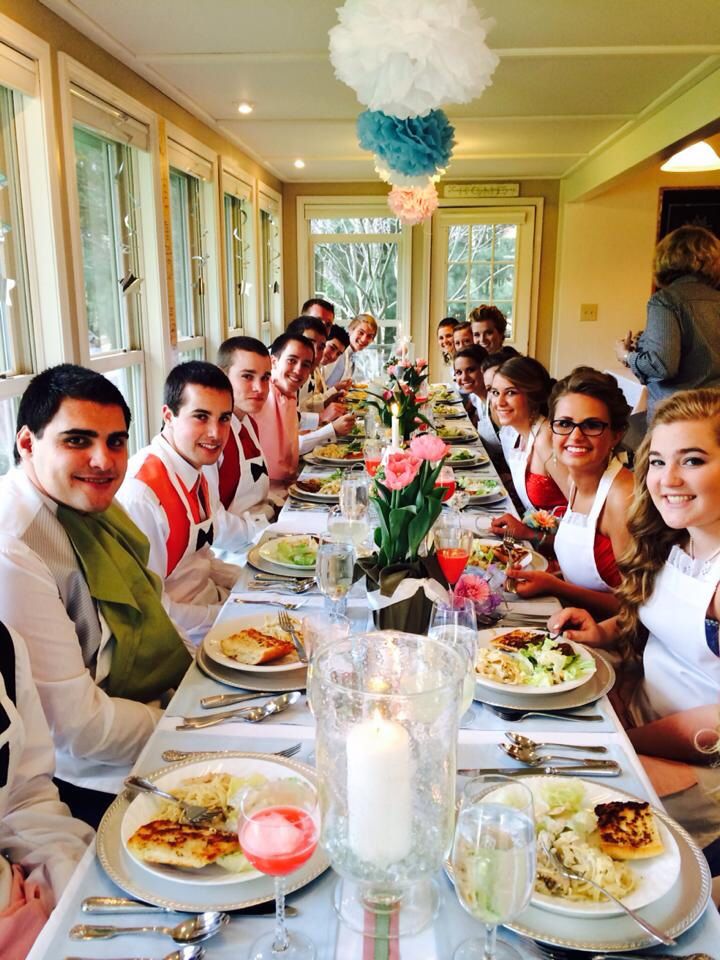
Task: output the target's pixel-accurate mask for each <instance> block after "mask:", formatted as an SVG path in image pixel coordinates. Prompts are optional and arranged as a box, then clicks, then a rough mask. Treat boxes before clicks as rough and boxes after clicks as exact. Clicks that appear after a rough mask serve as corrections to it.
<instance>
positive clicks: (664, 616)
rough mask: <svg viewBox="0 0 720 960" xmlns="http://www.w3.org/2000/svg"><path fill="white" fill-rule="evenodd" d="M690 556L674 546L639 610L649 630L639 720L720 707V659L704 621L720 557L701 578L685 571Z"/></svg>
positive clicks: (718, 577)
mask: <svg viewBox="0 0 720 960" xmlns="http://www.w3.org/2000/svg"><path fill="white" fill-rule="evenodd" d="M685 561H687V555H686V554H685V553H684V552H683V551H682V550H681V549H680V548H679V547H673V549H672V551H671V553H670V556H669V557H668V559H667V561H666V562H665V566H664V567H663V568H662V570H661V571H660V573H659V575H658V577H657V579H656V580H655V589H654V590H653V593H652V596H651V597H650V599H649V600H648V602H647V603H645V604H643V605H642V606H641V607H640V611H639V614H640V619H641V620H642V622H643V624H644V625H645V626H646V627H647V629H648V630H649V632H650V636H649V638H648V642H647V645H646V647H645V651H644V653H643V669H644V673H645V676H644V680H643V685H642V694H643V696H642V698H641V699H644V700H645V703H644V704H643V703H641V702H638V707H639V709H640V711H641V712H642V714H643V715H642V716H641V717H640V718H639V720H640V722H643V721H644V722H648V721H649V720H655V719H658V718H660V717H665V716H667V715H668V714H671V713H678V712H680V711H681V710H688V709H690V708H691V707H701V706H706V705H708V704H717V703H720V657H718V656H716V655H715V654H714V653H713V652H712V650H711V649H710V648H709V646H708V644H707V640H706V638H705V617H706V614H707V610H708V607H709V605H710V601H711V600H712V598H713V596H714V595H715V591H716V589H717V586H718V582H720V557H717V558H716V559H715V560H714V561H713V563H712V565H711V567H710V569H709V570H708V571H707V573H706V574H704V575H703V577H702V579H700V578H698V577H694V576H691V574H690V573H689V572H685V571H684V570H683V569H681V566H684V565H686V564H685Z"/></svg>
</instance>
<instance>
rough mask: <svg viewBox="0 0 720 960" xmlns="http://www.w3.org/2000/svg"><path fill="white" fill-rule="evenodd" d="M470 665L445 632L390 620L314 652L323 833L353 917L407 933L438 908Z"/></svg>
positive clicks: (385, 931)
mask: <svg viewBox="0 0 720 960" xmlns="http://www.w3.org/2000/svg"><path fill="white" fill-rule="evenodd" d="M463 674H464V664H463V662H462V659H461V657H460V656H459V655H458V654H457V653H456V652H455V651H454V650H451V649H449V648H448V647H447V646H446V645H445V644H443V643H440V642H439V641H436V640H432V639H430V638H428V637H422V636H417V635H414V634H407V633H400V632H396V631H390V630H388V631H378V632H374V633H368V634H364V635H361V636H354V637H348V638H347V639H345V640H342V641H340V642H338V643H335V644H333V646H332V647H325V648H323V649H322V650H321V651H320V652H319V653H318V656H317V657H316V658H314V660H313V665H312V670H311V675H310V677H309V682H308V692H309V696H310V700H311V703H312V708H313V712H314V715H315V720H316V723H317V739H316V750H315V755H316V767H317V771H318V782H319V784H320V787H319V793H320V806H321V810H322V823H323V827H322V834H321V838H320V843H321V845H322V846H323V848H324V849H325V851H326V853H327V855H328V857H329V859H330V862H331V863H332V866H333V868H334V869H335V871H336V872H337V873H338V874H339V875H340V877H341V878H342V879H341V880H340V882H339V884H338V886H337V888H336V891H335V909H336V910H337V912H338V914H339V916H340V918H341V919H342V920H343V922H345V923H346V924H348V925H349V926H350V927H352V928H353V929H356V930H360V931H362V932H365V933H366V934H367V933H368V931H369V930H370V929H371V930H374V931H377V932H376V935H377V936H388V935H390V936H400V935H404V934H412V933H416V932H417V931H418V930H421V929H423V927H425V926H426V925H427V924H428V923H430V922H431V920H432V918H433V917H434V915H435V913H436V911H437V904H438V891H437V889H436V886H435V883H434V881H433V879H432V878H433V875H434V874H436V873H437V871H438V870H439V869H440V867H441V866H442V864H443V861H444V860H445V858H446V856H447V855H448V852H449V849H450V845H451V842H452V832H453V821H454V808H455V777H456V762H455V755H456V745H457V733H458V715H459V714H458V706H459V702H460V696H461V688H462V680H463ZM368 914H369V915H370V917H371V919H374V921H375V922H374V923H371V924H368Z"/></svg>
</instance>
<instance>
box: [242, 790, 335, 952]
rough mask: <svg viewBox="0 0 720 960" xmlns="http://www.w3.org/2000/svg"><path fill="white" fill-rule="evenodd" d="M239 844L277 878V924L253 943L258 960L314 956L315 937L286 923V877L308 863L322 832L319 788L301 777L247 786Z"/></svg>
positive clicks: (261, 868)
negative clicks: (290, 927)
mask: <svg viewBox="0 0 720 960" xmlns="http://www.w3.org/2000/svg"><path fill="white" fill-rule="evenodd" d="M238 829H239V833H238V835H239V839H240V846H241V848H242V851H243V853H244V854H245V856H246V857H247V859H248V860H249V861H250V863H251V864H252V865H253V866H254V867H255V869H256V870H259V871H260V872H261V873H265V874H267V875H268V876H270V877H273V879H274V881H275V930H274V931H273V932H272V933H267V934H264V935H263V936H262V937H260V938H259V939H258V940H256V941H255V943H254V944H253V945H252V947H251V949H250V954H249V956H251V957H252V958H253V960H281V958H282V960H313V958H314V957H315V947H314V945H313V943H312V941H311V940H309V939H308V938H307V937H305V936H303V935H302V934H300V933H297V932H291V931H289V930H288V929H287V926H286V924H285V877H286V876H287V875H288V874H290V873H293V871H295V870H297V869H298V868H299V867H301V866H302V865H303V864H304V863H306V862H307V861H308V860H309V859H310V857H311V856H312V855H313V853H314V852H315V849H316V847H317V843H318V837H319V835H320V811H319V807H318V798H317V792H316V790H315V788H314V786H313V785H312V784H311V783H310V782H309V781H307V780H301V779H299V778H293V779H286V780H268V781H267V782H266V783H265V784H263V785H262V786H259V787H257V788H250V789H248V790H246V791H245V792H244V794H243V795H242V798H241V801H240V817H239V821H238Z"/></svg>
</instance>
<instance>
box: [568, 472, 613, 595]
mask: <svg viewBox="0 0 720 960" xmlns="http://www.w3.org/2000/svg"><path fill="white" fill-rule="evenodd" d="M620 470H622V464H621V463H620V461H619V460H611V461H610V463H609V465H608V468H607V470H606V471H605V473H604V474H603V475H602V477H601V478H600V483H599V484H598V488H597V492H596V493H595V499H594V500H593V504H592V507H591V508H590V512H589V513H588V514H584V513H575V512H574V511H573V510H572V509H571V507H570V506H568V509H567V510H566V512H565V515H564V516H563V518H562V519H561V521H560V525H559V527H558V531H557V533H556V535H555V544H554V549H555V556H556V557H557V559H558V563H559V564H560V569H561V570H562V575H563V577H564V578H565V580H566V581H567V582H568V583H574V584H575V586H577V587H585V589H586V590H598V591H601V592H602V593H609V592H610V590H611V587H609V586H608V585H607V583H605V581H604V580H603V578H602V577H601V576H600V574H599V572H598V568H597V564H596V563H595V534H596V532H597V522H598V518H599V516H600V513H601V511H602V508H603V507H604V505H605V501H606V500H607V496H608V494H609V493H610V487H611V486H612V484H613V481H614V479H615V477H616V476H617V475H618V473H619V472H620ZM573 496H574V490H573V491H572V492H571V493H570V504H572V501H573Z"/></svg>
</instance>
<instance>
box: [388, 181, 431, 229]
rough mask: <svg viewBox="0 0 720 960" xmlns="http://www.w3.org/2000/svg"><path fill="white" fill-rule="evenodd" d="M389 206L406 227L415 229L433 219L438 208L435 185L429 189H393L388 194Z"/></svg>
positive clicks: (428, 187)
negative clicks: (428, 219)
mask: <svg viewBox="0 0 720 960" xmlns="http://www.w3.org/2000/svg"><path fill="white" fill-rule="evenodd" d="M388 206H389V207H390V210H391V211H392V213H394V214H395V216H396V217H397V218H398V220H400V222H401V223H404V224H405V225H406V226H409V227H414V226H415V225H416V224H418V223H422V222H423V220H427V218H428V217H431V216H432V215H433V213H435V211H436V210H437V207H438V193H437V190H436V189H435V184H434V183H431V184H429V185H428V186H427V187H393V188H392V190H391V191H390V193H389V194H388Z"/></svg>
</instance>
